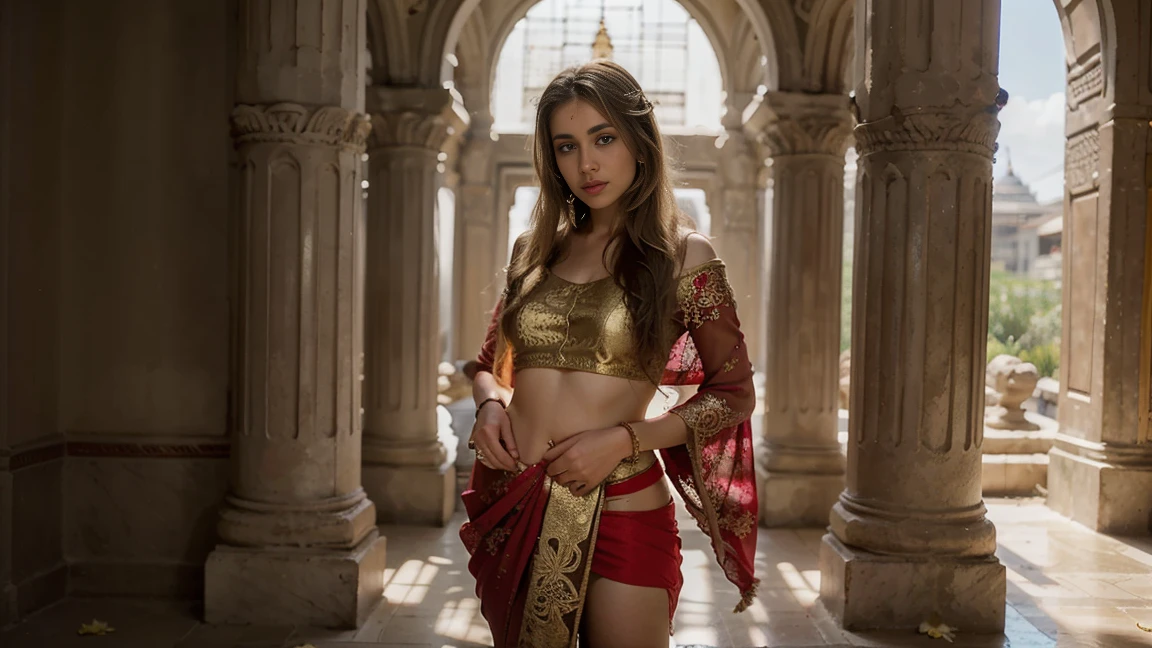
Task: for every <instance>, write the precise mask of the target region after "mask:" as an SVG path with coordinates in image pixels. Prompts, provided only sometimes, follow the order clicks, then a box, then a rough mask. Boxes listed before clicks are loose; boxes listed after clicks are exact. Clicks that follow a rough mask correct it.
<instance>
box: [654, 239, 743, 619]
mask: <svg viewBox="0 0 1152 648" xmlns="http://www.w3.org/2000/svg"><path fill="white" fill-rule="evenodd" d="M677 302H678V306H679V311H678V315H679V318H680V320H681V321H682V322H683V325H684V327H685V329H686V335H685V336H684V338H682V339H681V340H680V341H679V342H678V343H677V344H676V345H675V347H674V348H673V351H672V356H671V358H670V359H669V366H668V369H667V370H666V372H665V381H666V382H676V383H678V384H686V383H695V382H699V389H698V391H697V392H696V394H695V395H693V396H692V398H690V399H688V400H687V401H685V402H684V403H682V404H679V405H677V406H676V407H674V408H672V410H671V412H672V413H673V414H675V415H677V416H679V417H680V418H681V419H683V420H684V423H685V425H687V427H688V439H687V443H686V444H685V445H683V446H677V447H673V448H666V449H664V450H663V451H662V454H663V456H664V463H665V466H666V468H667V469H668V473H669V475H670V476H671V477H672V482H673V484H674V485H675V486H676V488H677V490H679V491H680V493H681V495H682V496H683V497H684V501H685V504H687V506H688V509H689V512H691V513H692V515H693V517H695V518H696V522H697V524H698V525H699V526H700V528H701V530H703V531H704V532H705V533H706V534H708V536H709V537H710V538H711V540H712V548H713V549H714V551H715V553H716V558H717V560H718V561H719V563H720V566H721V568H723V570H724V573H725V575H726V576H727V577H728V579H729V580H730V581H732V582H733V583H734V584H735V585H736V586H737V587H738V588H739V589H740V594H741V601H740V604H739V605H737V606H736V611H737V612H739V611H741V610H743V609H744V608H745V607H747V606H748V604H749V603H750V602H751V600H752V598H753V597H754V596H755V592H756V584H757V583H758V581H757V579H756V578H755V575H754V569H753V565H754V557H755V554H756V529H757V522H758V520H757V516H758V513H759V507H758V503H757V497H756V474H755V462H754V459H753V454H752V430H751V425H750V424H749V419H750V417H751V415H752V410H753V408H754V407H755V403H756V395H755V390H754V387H753V383H752V364H751V362H750V361H749V359H748V350H747V348H746V347H745V344H744V335H743V333H742V332H741V331H740V320H739V319H738V318H737V316H736V302H735V300H734V298H733V294H732V288H731V286H730V285H729V283H728V279H727V276H726V274H725V272H724V264H723V263H722V262H721V261H720V260H718V259H715V260H712V261H709V262H708V263H705V264H703V265H700V266H697V267H695V268H692V269H691V270H690V271H688V272H687V273H686V274H685V275H684V276H682V277H681V278H680V279H679V285H678V288H677ZM674 376H676V377H680V379H678V380H674V381H671V380H669V378H672V377H674ZM685 376H688V377H689V378H686V379H685V378H683V377H685Z"/></svg>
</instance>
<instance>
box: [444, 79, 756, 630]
mask: <svg viewBox="0 0 1152 648" xmlns="http://www.w3.org/2000/svg"><path fill="white" fill-rule="evenodd" d="M534 162H535V167H536V174H537V177H538V178H539V180H540V197H539V199H538V200H537V202H536V206H535V208H534V209H533V213H532V227H531V229H530V230H529V232H528V233H526V234H525V235H524V236H522V237H520V239H519V240H518V241H517V242H516V245H515V246H514V247H513V254H512V263H511V265H510V266H509V268H508V276H507V286H508V287H507V289H506V290H505V292H504V295H503V297H502V298H501V300H500V302H499V303H498V304H497V307H496V312H495V314H494V316H493V319H492V323H491V325H490V326H489V329H488V337H487V340H486V341H485V343H484V346H483V348H482V349H481V352H480V356H479V358H478V365H479V367H478V371H477V373H476V377H475V380H474V382H473V394H474V396H475V398H476V402H477V409H476V425H475V426H474V427H473V429H472V437H471V439H470V441H469V445H470V446H471V447H473V448H474V450H475V451H476V459H477V462H476V464H475V467H474V468H473V471H472V478H471V481H470V483H469V488H468V490H466V491H465V492H464V504H465V507H466V508H467V511H468V516H469V522H467V523H466V524H464V526H463V528H462V529H461V531H460V534H461V538H462V539H463V541H464V544H465V545H466V546H467V548H468V551H469V553H470V554H471V556H472V557H471V559H470V561H469V563H468V568H469V570H470V571H471V573H472V575H473V576H475V578H476V593H477V595H478V596H479V597H480V600H481V612H482V613H483V614H484V617H485V618H486V619H487V621H488V624H489V626H490V627H491V630H492V636H493V638H494V639H495V643H496V645H497V646H532V647H534V648H548V647H551V646H557V647H561V646H575V645H576V640H577V635H578V634H579V636H580V638H581V641H582V643H584V644H585V645H590V646H595V647H597V648H602V647H611V646H627V647H628V648H637V647H643V646H661V647H664V646H667V645H668V634H669V632H670V631H671V620H672V615H673V613H674V611H675V609H676V601H677V597H678V595H679V592H680V586H681V584H682V582H683V579H682V577H681V574H680V562H681V557H680V539H679V536H678V534H677V528H676V517H675V508H674V504H673V501H672V498H671V491H670V489H669V486H668V480H665V479H664V471H665V470H666V471H667V473H668V475H669V477H671V482H672V485H673V486H674V487H675V488H676V489H677V490H679V491H680V493H681V495H682V497H683V499H684V501H685V504H686V505H687V507H688V510H689V511H690V512H691V513H692V515H693V516H694V517H695V519H696V522H697V524H698V525H699V526H700V528H701V529H702V530H703V531H704V532H705V533H706V534H708V535H709V536H710V538H711V541H712V547H713V549H714V550H715V553H716V557H717V560H718V562H719V564H720V566H721V568H722V569H723V570H724V573H725V575H726V576H727V577H728V579H729V580H731V581H732V582H733V583H734V584H735V585H736V586H737V587H738V588H739V591H740V599H739V604H738V605H737V606H736V611H737V612H739V611H741V610H742V609H743V608H744V607H746V606H747V605H748V603H749V602H750V600H751V598H752V597H753V596H754V595H755V586H756V583H757V580H756V579H755V577H754V575H753V556H754V554H755V549H756V523H757V510H758V509H757V503H756V485H755V474H754V466H753V459H752V440H751V433H750V428H749V425H748V417H749V415H750V414H751V413H752V408H753V406H754V403H755V395H754V393H753V387H752V366H751V364H750V363H749V361H748V355H747V351H746V350H745V347H744V337H743V335H742V334H741V332H740V325H739V321H738V320H737V318H736V305H735V303H734V301H733V297H732V289H731V288H730V287H729V285H728V281H727V279H726V278H725V274H724V265H723V263H721V261H720V260H719V259H717V258H715V257H716V254H715V251H714V250H713V248H712V245H711V243H710V242H709V241H708V239H706V238H705V237H703V236H702V235H700V234H696V233H691V234H689V233H687V232H686V231H685V230H684V229H683V227H682V224H681V223H682V217H681V216H680V214H679V212H678V211H677V209H676V205H675V201H674V199H673V195H672V190H671V187H670V184H669V181H668V176H667V172H666V169H665V162H664V151H663V145H662V142H661V138H660V131H659V129H658V128H657V126H656V120H655V117H654V115H653V113H652V104H651V103H650V102H649V101H648V100H647V99H646V98H645V97H644V93H643V91H642V90H641V89H640V87H639V85H638V84H637V83H636V80H635V79H634V78H633V77H632V75H630V74H629V73H628V72H627V71H626V70H625V69H624V68H622V67H620V66H619V65H617V64H615V63H612V62H607V61H596V62H593V63H589V64H587V65H583V66H580V67H577V68H572V69H569V70H566V71H564V72H562V73H560V75H559V76H557V77H556V78H555V79H553V81H552V82H551V83H550V84H549V85H548V87H547V88H545V90H544V93H543V94H542V95H541V97H540V102H539V105H538V109H537V116H536V137H535V150H534ZM661 384H678V385H685V384H698V385H699V390H698V391H697V393H696V394H695V395H694V396H693V397H692V398H690V399H688V400H687V401H686V402H684V403H682V404H679V405H677V406H676V407H674V408H673V409H672V410H671V411H670V412H669V413H667V414H664V415H662V416H658V417H655V418H651V419H647V420H645V419H644V416H645V412H646V409H647V406H648V403H649V401H650V400H651V399H652V397H653V396H654V395H655V393H656V389H657V386H658V385H661ZM513 386H514V387H515V399H514V400H506V398H505V397H506V396H508V395H509V394H510V392H509V391H508V390H509V389H510V388H512V387H513ZM655 450H659V451H660V453H661V455H662V457H663V466H662V465H661V462H659V461H657V460H656V455H655V452H654V451H655Z"/></svg>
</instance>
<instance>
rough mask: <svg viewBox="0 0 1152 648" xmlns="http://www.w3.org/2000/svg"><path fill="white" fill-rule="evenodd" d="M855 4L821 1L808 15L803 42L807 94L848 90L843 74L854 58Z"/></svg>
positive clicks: (834, 0)
mask: <svg viewBox="0 0 1152 648" xmlns="http://www.w3.org/2000/svg"><path fill="white" fill-rule="evenodd" d="M852 8H853V3H852V2H851V0H820V2H819V3H818V4H817V5H815V6H813V7H812V10H811V12H810V13H809V14H808V16H809V19H808V25H809V27H808V33H807V35H806V37H805V39H804V83H805V86H806V89H807V90H810V91H813V92H821V93H837V94H839V93H843V92H845V90H846V89H847V88H848V80H847V79H846V77H845V74H844V70H845V69H850V66H851V63H852V59H853V58H854V55H853V50H852V43H853V36H852V30H853V21H852V16H853V13H852Z"/></svg>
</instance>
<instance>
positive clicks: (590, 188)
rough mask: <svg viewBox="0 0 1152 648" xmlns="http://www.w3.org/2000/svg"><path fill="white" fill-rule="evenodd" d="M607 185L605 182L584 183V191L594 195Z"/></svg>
mask: <svg viewBox="0 0 1152 648" xmlns="http://www.w3.org/2000/svg"><path fill="white" fill-rule="evenodd" d="M607 186H608V183H607V182H593V183H591V184H586V185H584V192H585V193H589V194H592V195H593V196H595V195H596V194H598V193H600V192H601V191H604V187H607Z"/></svg>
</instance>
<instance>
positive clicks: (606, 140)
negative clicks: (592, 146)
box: [596, 135, 616, 146]
mask: <svg viewBox="0 0 1152 648" xmlns="http://www.w3.org/2000/svg"><path fill="white" fill-rule="evenodd" d="M615 139H616V136H615V135H601V136H600V139H598V140H596V143H597V144H599V145H601V146H603V145H605V144H611V143H612V142H613V141H614V140H615Z"/></svg>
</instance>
